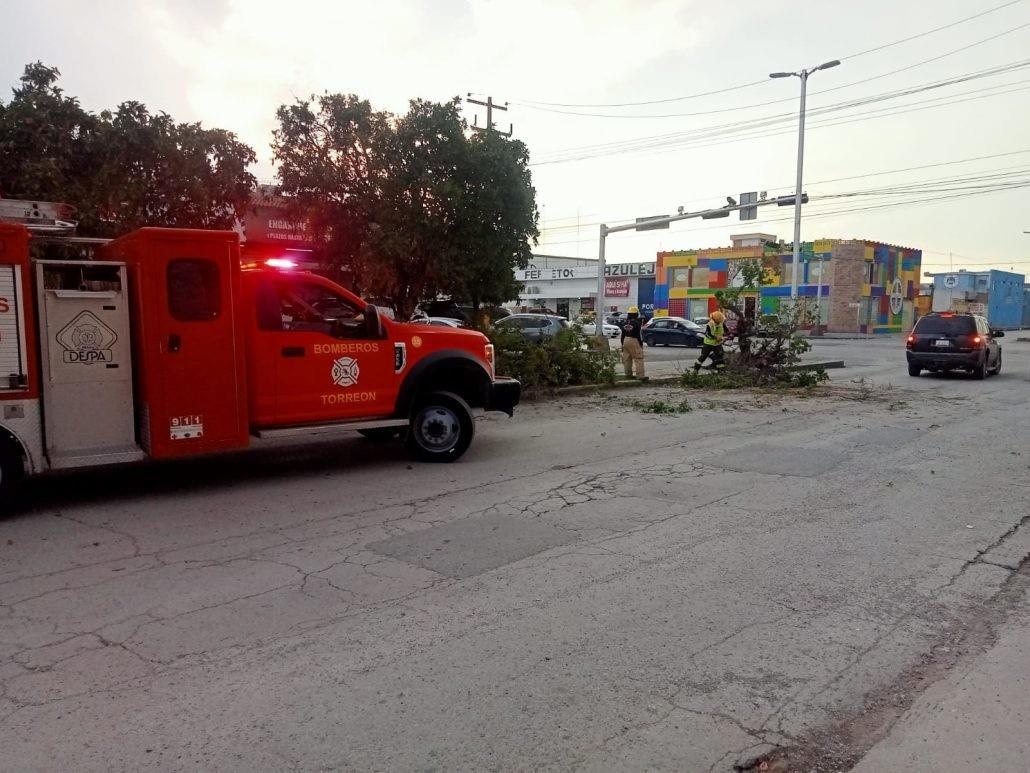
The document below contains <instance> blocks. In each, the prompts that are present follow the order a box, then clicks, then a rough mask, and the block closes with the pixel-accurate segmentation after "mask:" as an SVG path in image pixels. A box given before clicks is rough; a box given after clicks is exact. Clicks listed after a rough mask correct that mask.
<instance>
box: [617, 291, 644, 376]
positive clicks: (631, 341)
mask: <svg viewBox="0 0 1030 773" xmlns="http://www.w3.org/2000/svg"><path fill="white" fill-rule="evenodd" d="M640 327H641V322H640V309H638V308H637V307H636V306H630V307H629V312H628V313H627V314H626V321H625V322H623V323H622V367H623V370H625V371H626V378H633V376H634V375H635V376H636V377H637V378H644V344H643V343H642V341H641V339H640Z"/></svg>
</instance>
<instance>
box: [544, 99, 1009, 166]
mask: <svg viewBox="0 0 1030 773" xmlns="http://www.w3.org/2000/svg"><path fill="white" fill-rule="evenodd" d="M1023 82H1024V81H1018V82H1016V84H1018V83H1023ZM1016 84H1000V85H998V86H993V87H988V88H986V89H979V90H976V91H973V92H966V94H965V95H963V96H965V97H968V98H963V99H949V98H944V97H941V98H938V99H934V100H926V101H924V102H920V103H911V104H910V105H903V106H895V107H892V108H880V109H878V110H874V111H869V112H867V113H860V114H857V115H852V116H840V117H837V118H835V119H832V120H826V121H820V122H813V123H811V124H808V125H807V126H806V130H808V129H820V128H826V127H830V126H841V125H845V124H850V123H858V122H862V121H868V120H871V119H874V118H884V117H889V116H895V115H904V114H905V113H911V112H916V111H922V110H932V109H934V108H938V107H946V106H948V105H953V104H965V103H969V102H974V101H977V100H981V99H988V98H991V97H998V96H1004V95H1006V94H1012V93H1016V92H1020V91H1026V90H1027V88H1028V87H1027V86H1020V87H1018V88H1009V89H1007V90H1005V91H994V90H995V89H998V88H1004V87H1006V86H1012V85H1016ZM983 91H994V93H990V94H980V95H979V96H970V95H973V94H979V93H980V92H983ZM942 99H943V100H945V101H940V100H942ZM930 102H937V104H929V103H930ZM912 105H916V106H914V107H913V106H912ZM744 131H746V129H737V130H736V131H728V132H723V133H722V135H720V134H719V133H713V134H711V135H710V136H699V137H696V138H688V139H683V140H675V141H664V142H654V143H651V144H648V145H640V146H637V147H627V148H622V149H615V150H610V151H605V152H588V153H582V154H579V155H570V156H567V157H564V158H555V159H547V160H543V161H533V162H530V164H529V165H530V166H549V165H553V164H561V163H569V162H573V161H584V160H589V159H592V158H598V157H601V156H610V155H620V154H624V153H641V152H645V151H656V150H663V151H667V150H668V149H670V148H672V149H676V150H691V149H698V148H710V147H716V146H720V145H728V144H733V143H737V142H746V141H749V140H753V139H763V138H766V137H778V136H783V135H787V134H794V133H795V130H794V129H787V130H784V131H772V132H769V131H765V132H756V133H750V134H747V133H742V132H744ZM725 135H730V136H725ZM732 135H737V136H732ZM712 139H714V140H717V141H713V142H708V141H707V140H712Z"/></svg>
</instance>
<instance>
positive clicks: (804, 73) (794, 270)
mask: <svg viewBox="0 0 1030 773" xmlns="http://www.w3.org/2000/svg"><path fill="white" fill-rule="evenodd" d="M839 64H840V60H838V59H834V60H833V61H831V62H823V63H822V64H821V65H819V66H818V67H811V68H809V69H807V70H801V71H800V72H772V73H769V77H770V78H800V79H801V109H800V110H799V112H798V177H797V186H796V188H795V190H794V262H793V265H792V266H791V269H790V297H791V300H793V301H795V302H796V301H797V298H798V263H800V262H801V180H802V169H803V167H804V161H805V95H806V92H807V91H808V76H809V75H811V74H812V73H814V72H818V71H819V70H829V69H830V68H831V67H836V66H837V65H839ZM822 281H823V280H822V277H821V276H820V277H819V283H820V285H821V284H822Z"/></svg>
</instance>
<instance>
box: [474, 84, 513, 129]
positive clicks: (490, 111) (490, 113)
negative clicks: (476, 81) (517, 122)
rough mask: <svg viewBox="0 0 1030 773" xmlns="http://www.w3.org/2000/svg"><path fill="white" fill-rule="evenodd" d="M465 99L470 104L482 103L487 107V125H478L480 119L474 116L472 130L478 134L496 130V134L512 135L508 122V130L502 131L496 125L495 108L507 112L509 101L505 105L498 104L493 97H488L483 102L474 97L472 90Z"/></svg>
mask: <svg viewBox="0 0 1030 773" xmlns="http://www.w3.org/2000/svg"><path fill="white" fill-rule="evenodd" d="M465 101H466V102H468V103H469V104H470V105H482V106H483V107H485V108H486V126H485V127H482V126H476V121H477V120H478V117H474V118H473V119H472V131H474V132H476V133H477V134H481V133H483V132H494V133H495V134H500V135H501V136H502V137H510V136H511V132H512V125H511V124H508V131H506V132H502V131H500V130H499V129H497V128H496V127H495V126H494V110H503V111H504V112H507V111H508V103H507V102H505V103H504V104H503V105H498V104H496V103H495V102H494V98H493V97H487V98H486V102H483V101H481V100H478V99H473V98H472V94H471V92H470V93H468V94H466V95H465Z"/></svg>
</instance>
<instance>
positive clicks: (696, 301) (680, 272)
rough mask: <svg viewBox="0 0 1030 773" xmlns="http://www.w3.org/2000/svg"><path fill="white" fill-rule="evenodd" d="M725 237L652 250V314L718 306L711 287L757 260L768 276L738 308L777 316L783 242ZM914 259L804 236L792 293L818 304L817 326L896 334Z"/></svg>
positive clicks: (785, 289)
mask: <svg viewBox="0 0 1030 773" xmlns="http://www.w3.org/2000/svg"><path fill="white" fill-rule="evenodd" d="M730 239H731V241H732V245H731V246H730V247H717V248H712V249H702V250H681V251H676V252H662V253H659V254H658V259H657V261H656V285H655V314H656V315H658V316H676V317H687V318H690V319H693V318H696V317H701V316H707V315H708V314H709V313H710V312H712V311H714V310H715V309H716V308H717V307H718V302H717V301H716V298H715V293H716V291H718V290H722V289H726V288H731V287H739V286H740V281H741V280H740V266H741V262H743V261H755V260H759V261H761V262H762V263H763V265H764V266H765V267H766V276H767V279H768V280H769V283H768V284H765V285H763V286H762V287H761V288H760V289H759V290H758V291H757V292H754V293H751V294H747V293H745V294H744V304H745V311H747V312H749V313H750V312H755V311H760V313H762V314H777V313H778V312H779V310H780V305H781V304H784V303H786V304H789V303H790V278H791V264H792V261H793V254H792V252H791V249H790V245H785V244H783V243H782V242H779V241H777V239H776V237H775V236H772V235H770V234H742V235H738V236H731V237H730ZM921 263H922V252H921V251H920V250H917V249H913V248H909V247H899V246H896V245H891V244H883V243H881V242H872V241H865V240H854V239H820V240H818V241H815V242H806V243H804V244H803V245H802V250H801V265H800V266H798V295H799V297H802V298H805V299H807V300H808V301H809V303H810V305H811V306H813V307H814V306H815V305H818V320H819V324H821V325H823V326H824V327H825V328H826V329H827V330H829V331H831V332H853V333H894V332H901V331H902V330H904V329H907V328H909V327H911V325H912V322H913V319H914V316H915V301H916V297H917V296H918V294H919V269H920V265H921ZM813 316H814V315H813Z"/></svg>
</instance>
